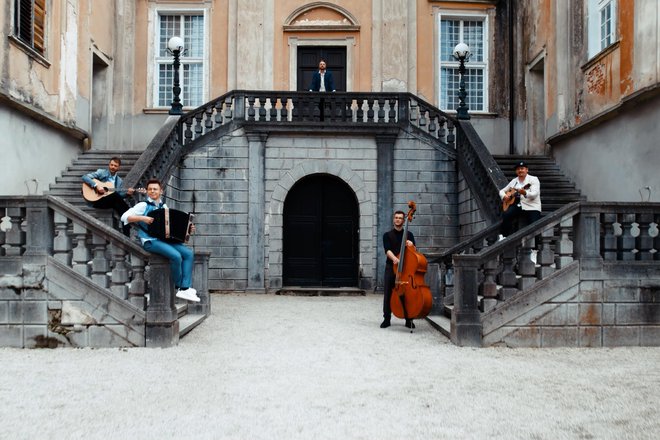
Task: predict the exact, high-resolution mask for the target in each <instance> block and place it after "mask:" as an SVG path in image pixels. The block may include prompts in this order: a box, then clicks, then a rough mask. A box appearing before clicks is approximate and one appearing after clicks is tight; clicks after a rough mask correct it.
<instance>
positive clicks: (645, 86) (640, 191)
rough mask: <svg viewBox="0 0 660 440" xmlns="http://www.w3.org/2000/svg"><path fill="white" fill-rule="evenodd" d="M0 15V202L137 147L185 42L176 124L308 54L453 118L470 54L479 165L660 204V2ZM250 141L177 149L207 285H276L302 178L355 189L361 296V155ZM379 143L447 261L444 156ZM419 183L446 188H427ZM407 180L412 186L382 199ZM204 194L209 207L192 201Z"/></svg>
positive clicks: (291, 78) (372, 190)
mask: <svg viewBox="0 0 660 440" xmlns="http://www.w3.org/2000/svg"><path fill="white" fill-rule="evenodd" d="M0 14H1V15H2V16H3V17H5V20H3V23H4V24H3V27H2V29H1V32H2V36H3V40H2V41H3V43H2V44H3V45H4V47H3V52H2V53H3V55H2V57H0V75H1V76H0V127H2V128H3V129H4V130H5V132H6V133H8V134H9V135H8V136H4V137H3V138H2V139H0V146H1V148H2V151H3V152H5V153H6V156H5V157H6V160H3V162H2V171H3V175H4V176H6V180H7V185H6V186H5V188H4V189H3V193H5V194H7V195H21V194H28V193H31V194H35V193H37V194H39V193H43V192H44V191H47V189H48V185H50V184H52V183H53V182H54V181H55V178H56V177H57V176H58V175H59V174H60V173H61V171H62V170H63V169H64V168H65V167H66V165H67V164H69V163H70V162H71V161H72V160H73V158H75V157H76V156H77V155H78V154H79V153H81V152H82V151H86V150H89V149H92V150H112V151H116V150H124V151H128V150H130V151H142V150H144V149H145V148H146V147H147V145H148V144H149V143H150V141H151V139H152V138H153V137H154V135H155V134H156V133H157V131H158V129H159V128H160V127H161V126H162V125H163V122H164V121H165V119H166V118H167V112H168V109H169V107H170V103H171V101H172V88H171V84H172V80H173V77H174V75H173V73H174V72H173V67H172V63H171V61H172V55H171V54H170V53H169V52H168V51H167V42H168V40H169V39H170V38H171V37H172V36H181V37H182V38H183V40H184V49H185V52H183V53H182V56H181V67H180V71H179V74H180V75H179V76H180V78H181V86H182V93H181V99H182V103H183V105H184V109H186V110H190V109H194V108H196V107H198V106H200V105H203V104H204V103H206V102H208V101H210V100H212V99H214V98H216V97H218V96H221V95H223V94H225V93H227V92H230V91H232V90H261V91H263V90H273V91H301V90H302V91H304V90H307V89H308V86H309V84H308V82H309V79H310V77H311V75H312V73H313V72H314V70H315V68H316V66H317V64H318V61H319V60H320V59H321V58H323V59H325V60H326V61H327V63H328V68H329V70H331V71H332V72H333V73H334V75H335V79H336V82H337V85H338V91H346V92H410V93H412V94H413V95H415V96H417V97H419V98H420V99H422V100H424V101H426V102H428V103H430V104H432V105H433V106H435V107H437V108H439V109H440V110H443V111H447V112H448V113H450V114H451V113H453V112H454V111H455V108H456V106H457V96H458V88H459V75H458V67H459V65H458V62H457V60H456V59H455V58H454V57H453V56H452V51H453V48H454V46H455V45H456V44H457V43H459V42H465V43H467V44H468V45H469V46H470V49H471V56H470V57H469V59H468V60H467V64H466V67H467V74H466V89H467V98H466V103H467V105H468V107H469V113H470V116H471V123H472V124H473V125H474V127H475V129H476V131H477V132H478V133H479V135H480V136H481V138H482V139H483V142H484V144H485V145H486V146H487V148H488V149H489V151H490V152H491V153H492V154H546V155H550V156H553V157H554V158H555V159H556V160H557V162H558V163H559V164H560V165H561V167H562V169H563V170H565V172H566V173H567V174H569V176H570V177H572V178H573V179H574V180H575V181H576V182H577V183H578V185H579V187H580V188H581V189H582V191H583V194H585V195H586V196H587V197H588V198H589V199H590V200H595V201H599V200H610V201H640V199H641V200H642V201H657V200H658V191H660V181H659V179H658V178H657V176H656V174H655V173H654V171H655V168H656V167H657V164H658V163H660V157H659V153H658V149H657V148H656V139H658V138H659V137H660V133H659V132H658V131H659V130H660V128H658V124H657V123H656V122H655V121H656V120H657V119H658V114H659V108H658V105H659V103H660V101H658V97H657V91H658V84H659V83H660V79H659V75H660V44H659V42H658V40H659V39H658V34H659V33H660V6H659V5H658V3H657V2H656V1H654V0H638V1H634V2H633V1H622V0H582V1H574V2H568V3H567V2H563V1H559V0H528V1H524V2H516V1H505V0H500V1H497V0H473V1H467V0H464V1H451V0H446V1H434V0H415V1H400V0H370V1H360V2H355V1H349V0H338V1H314V2H310V1H302V0H277V1H276V0H179V1H174V0H135V1H130V0H118V1H115V2H99V1H93V0H75V1H68V2H60V1H56V0H12V1H10V2H3V3H2V4H1V5H0ZM250 136H253V134H250V133H236V134H232V135H229V137H226V138H223V139H220V140H218V142H216V143H214V144H209V145H207V146H205V147H204V148H203V149H197V150H195V151H191V152H190V154H189V155H188V156H186V157H185V158H184V159H183V161H182V164H181V166H180V167H179V169H178V171H177V175H176V176H174V177H173V178H174V181H172V182H171V183H172V184H173V185H174V187H175V188H176V190H177V191H179V190H182V192H181V193H180V197H179V201H180V202H181V203H182V204H183V206H186V205H185V204H186V203H192V202H193V198H194V201H195V202H196V203H197V202H198V201H200V199H199V197H206V200H204V202H207V203H209V204H211V206H213V207H214V208H213V209H214V211H213V212H211V213H209V214H212V215H213V216H220V217H219V218H222V219H224V220H223V222H224V223H217V222H215V223H214V221H212V220H208V221H207V223H206V226H207V228H208V231H209V232H208V233H207V234H206V236H204V235H202V236H200V237H199V238H197V240H198V241H196V242H195V246H196V247H199V248H200V249H204V250H207V249H210V248H212V250H213V252H216V254H213V255H212V257H211V263H210V268H211V270H212V271H215V272H214V273H215V275H213V276H210V278H209V279H210V283H211V289H216V290H222V289H227V290H230V289H242V288H248V287H250V285H251V283H252V281H250V280H252V279H254V276H256V275H255V271H256V270H255V269H254V268H251V267H250V255H251V254H250V253H251V252H252V253H255V252H256V254H255V255H259V256H260V257H259V258H261V259H260V260H257V261H259V262H261V261H263V262H264V263H265V264H266V266H265V269H262V270H264V272H263V273H262V275H261V277H262V278H261V279H260V280H259V282H258V283H256V284H254V285H253V287H255V288H261V289H267V288H277V287H280V286H282V285H284V284H286V282H285V281H286V280H285V279H286V274H285V273H284V272H285V270H284V269H283V267H284V266H285V265H286V262H285V261H283V257H282V255H283V249H284V247H286V244H285V243H284V237H283V234H284V232H283V231H284V228H281V227H280V226H281V225H278V224H277V222H278V221H283V217H281V215H282V214H283V213H282V212H280V211H281V210H283V209H284V206H283V201H284V199H285V198H286V196H287V195H289V191H294V190H300V187H297V186H296V185H297V184H298V183H300V185H303V184H308V185H313V184H319V183H314V182H312V180H309V179H312V175H314V174H324V175H327V176H329V179H330V180H331V179H333V178H336V179H339V181H340V182H339V184H338V188H343V189H346V190H347V191H352V192H353V193H354V195H355V203H356V204H357V205H358V206H359V207H361V208H363V209H361V210H360V209H358V219H357V222H358V224H359V225H360V228H359V229H360V232H359V237H358V238H357V246H358V248H359V263H358V265H359V271H360V273H361V278H360V281H359V282H358V283H357V284H359V285H360V286H362V287H364V288H373V287H375V286H376V284H377V283H378V281H377V280H378V279H379V278H380V276H379V274H378V269H377V268H378V267H379V266H381V264H380V262H382V255H380V253H379V252H377V249H379V248H380V242H379V236H380V234H381V233H382V232H383V228H384V227H385V226H384V224H385V223H386V222H385V221H384V220H382V218H381V219H376V218H374V216H375V215H376V213H377V212H378V211H379V209H382V207H381V206H379V205H378V197H377V182H376V179H375V177H374V176H375V175H376V174H377V173H378V172H379V169H378V165H377V160H376V157H377V141H376V139H375V138H364V137H361V136H360V135H357V134H353V135H351V134H349V133H344V134H342V135H341V136H340V135H336V134H333V135H332V136H330V137H328V138H324V137H323V136H318V135H316V136H314V135H310V134H309V133H307V132H298V133H296V132H288V133H287V134H286V135H281V134H280V135H278V136H269V137H267V138H266V139H264V140H259V141H254V140H251V139H252V138H251V137H250ZM255 142H257V143H256V144H255ZM255 145H258V146H259V147H257V146H255ZM391 146H392V148H393V149H394V152H395V153H394V154H395V158H396V157H397V156H396V155H397V154H400V156H399V157H398V158H399V160H400V164H403V163H404V162H405V161H412V162H414V163H417V164H418V166H417V168H414V169H409V170H405V172H404V168H401V167H399V168H396V166H397V165H396V164H395V165H394V166H395V168H394V169H393V170H392V172H393V173H394V175H396V176H398V177H401V178H400V180H396V179H395V180H394V185H395V188H394V189H393V193H392V194H395V195H396V196H397V200H396V206H393V207H396V208H399V207H401V206H404V207H405V202H406V201H407V200H408V198H410V197H418V198H419V197H421V198H423V199H424V200H425V201H424V204H425V205H426V207H427V209H428V211H427V212H429V213H432V214H429V217H428V218H429V220H428V223H426V224H425V225H424V227H425V228H427V229H425V230H423V232H422V233H421V234H419V235H420V236H422V237H426V239H427V240H426V243H425V244H424V245H423V246H422V249H423V250H424V251H432V252H436V251H441V250H443V249H446V248H447V247H449V246H451V245H452V244H454V243H455V241H456V240H457V237H458V236H459V234H458V232H457V228H458V226H457V220H456V219H457V213H456V211H457V205H458V202H457V198H456V195H455V193H456V187H457V184H458V183H457V182H458V180H459V178H458V176H456V174H455V171H454V170H453V169H451V166H449V165H448V164H447V161H449V162H451V161H452V160H453V158H452V157H451V155H450V154H448V153H447V152H443V151H438V150H437V149H433V148H427V146H425V145H424V144H423V143H422V142H421V141H419V139H405V137H404V138H401V137H399V138H397V140H396V141H395V142H392V143H391ZM258 148H263V149H264V151H263V157H264V160H265V162H264V163H265V166H264V168H263V169H262V171H263V181H264V182H266V183H265V184H264V185H265V186H264V190H263V195H264V199H263V200H261V201H260V203H261V208H260V209H261V211H260V212H263V213H264V214H265V215H264V219H263V223H262V224H260V226H259V227H261V228H262V229H263V231H264V233H263V234H262V235H261V237H262V238H263V241H262V242H258V243H252V245H250V240H251V239H254V236H252V235H251V233H250V231H249V229H248V228H247V226H246V225H247V224H248V214H247V213H248V208H249V205H250V203H251V202H250V200H249V199H248V198H247V197H248V195H249V194H250V187H249V186H245V185H247V182H249V177H248V174H249V172H250V169H251V168H250V167H251V165H250V163H251V162H250V158H249V152H250V151H251V150H254V149H257V150H258ZM292 152H293V153H292ZM294 153H295V154H294ZM219 154H220V156H219ZM35 159H37V160H35ZM431 165H432V166H431ZM303 171H304V172H303ZM427 172H428V173H429V174H424V173H427ZM437 176H442V177H437ZM426 178H428V179H429V180H428V182H431V183H437V182H438V181H440V182H442V184H441V185H436V186H433V187H432V189H429V187H430V186H429V185H428V184H426V182H425V181H424V179H426ZM330 180H328V181H327V182H324V183H321V184H320V185H325V184H330V183H331V181H330ZM406 181H413V182H414V185H412V186H414V187H415V188H416V189H414V190H407V189H402V188H398V189H397V188H396V185H397V183H396V182H401V183H400V184H401V185H403V182H406ZM177 182H181V183H180V186H178V185H179V183H177ZM192 182H200V184H202V183H204V184H205V185H206V186H205V187H204V188H201V187H200V188H198V187H196V186H195V184H194V183H192ZM185 185H192V187H190V186H188V187H186V186H185ZM232 185H233V186H232ZM303 186H304V185H303ZM412 186H411V185H409V186H408V187H409V188H412ZM276 188H279V190H280V191H284V190H286V193H284V194H283V195H281V197H280V198H281V201H282V205H281V206H280V205H277V202H276V201H275V200H274V199H272V198H267V197H270V196H272V195H273V194H274V193H276ZM199 189H202V192H204V191H210V193H209V194H210V195H209V196H206V195H205V196H201V195H197V194H195V195H194V196H192V195H191V193H192V192H195V191H198V190H199ZM188 190H189V192H187V193H186V191H188ZM301 191H303V193H304V190H301ZM361 191H363V192H364V193H363V192H361ZM200 194H201V193H200ZM205 194H206V193H205ZM293 195H296V193H295V191H294V193H293ZM213 197H215V198H218V200H213V199H212V198H213ZM282 197H283V198H282ZM221 199H222V200H221ZM278 200H279V199H278ZM252 203H254V202H252ZM201 205H202V204H201V203H200V204H198V205H195V206H193V208H195V209H202V208H201ZM437 206H441V207H440V208H438V207H437ZM381 217H382V216H381ZM201 221H202V222H204V220H203V218H202V219H201ZM231 222H233V223H231ZM273 222H274V223H273ZM236 225H244V226H245V228H243V226H236ZM273 225H275V227H276V228H280V229H271V227H273ZM213 228H216V229H217V232H212V231H214V229H213ZM232 228H242V229H240V235H241V237H243V238H242V240H244V241H245V243H243V244H241V245H238V244H237V242H235V241H232V240H230V239H228V238H225V239H221V238H220V236H221V235H222V233H221V232H220V230H223V231H229V230H232ZM271 231H279V232H275V233H273V234H271ZM277 234H282V236H280V235H277ZM223 240H224V241H223ZM278 240H279V241H278ZM221 242H222V244H219V243H221ZM255 245H256V246H258V248H259V249H260V250H259V251H256V250H255V248H254V246H255ZM251 246H252V247H251ZM232 249H233V250H232ZM226 252H229V254H227V255H225V254H224V253H226ZM232 252H238V254H236V255H234V254H231V253H232ZM294 278H295V277H294Z"/></svg>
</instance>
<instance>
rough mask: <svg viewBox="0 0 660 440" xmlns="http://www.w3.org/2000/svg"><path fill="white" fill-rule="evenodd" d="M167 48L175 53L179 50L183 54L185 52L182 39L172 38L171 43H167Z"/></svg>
mask: <svg viewBox="0 0 660 440" xmlns="http://www.w3.org/2000/svg"><path fill="white" fill-rule="evenodd" d="M167 48H168V49H169V50H171V51H172V52H174V51H175V50H178V51H179V52H181V51H182V50H183V38H181V37H172V38H170V41H168V42H167Z"/></svg>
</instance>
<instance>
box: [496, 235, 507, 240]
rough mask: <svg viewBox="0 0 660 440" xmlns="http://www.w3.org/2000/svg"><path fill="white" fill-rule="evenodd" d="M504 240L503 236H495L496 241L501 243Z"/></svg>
mask: <svg viewBox="0 0 660 440" xmlns="http://www.w3.org/2000/svg"><path fill="white" fill-rule="evenodd" d="M505 238H506V237H505V236H504V235H502V234H500V235H498V236H497V241H502V240H504V239H505Z"/></svg>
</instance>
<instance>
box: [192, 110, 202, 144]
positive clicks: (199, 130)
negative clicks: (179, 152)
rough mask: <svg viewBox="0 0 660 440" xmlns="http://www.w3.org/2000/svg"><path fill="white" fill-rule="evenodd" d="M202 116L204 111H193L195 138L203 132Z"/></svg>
mask: <svg viewBox="0 0 660 440" xmlns="http://www.w3.org/2000/svg"><path fill="white" fill-rule="evenodd" d="M203 116H204V112H197V113H195V116H194V117H195V139H197V138H198V137H200V136H201V135H202V132H203V126H202V117H203Z"/></svg>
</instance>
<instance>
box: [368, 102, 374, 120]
mask: <svg viewBox="0 0 660 440" xmlns="http://www.w3.org/2000/svg"><path fill="white" fill-rule="evenodd" d="M374 104H375V101H372V100H371V99H367V122H376V121H375V119H374Z"/></svg>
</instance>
